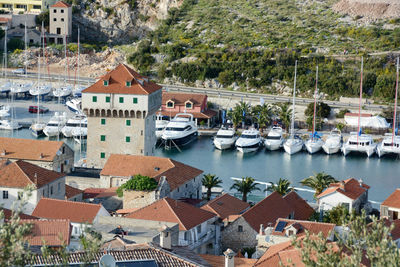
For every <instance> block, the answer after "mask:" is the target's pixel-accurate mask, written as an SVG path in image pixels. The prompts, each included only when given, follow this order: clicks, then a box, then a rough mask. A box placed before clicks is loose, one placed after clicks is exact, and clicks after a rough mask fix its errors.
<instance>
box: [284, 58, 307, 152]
mask: <svg viewBox="0 0 400 267" xmlns="http://www.w3.org/2000/svg"><path fill="white" fill-rule="evenodd" d="M296 78H297V60H296V62H295V66H294V88H293V107H292V121H291V126H290V137H289V138H288V139H287V140H286V142H285V143H284V144H283V148H284V149H285V151H286V153H288V154H290V155H291V154H295V153H297V152H299V151H300V150H301V149H302V148H303V140H302V139H301V138H300V137H299V136H297V135H295V132H294V113H295V105H296Z"/></svg>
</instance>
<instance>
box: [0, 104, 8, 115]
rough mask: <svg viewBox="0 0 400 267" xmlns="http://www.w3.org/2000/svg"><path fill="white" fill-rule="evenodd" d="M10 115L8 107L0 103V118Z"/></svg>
mask: <svg viewBox="0 0 400 267" xmlns="http://www.w3.org/2000/svg"><path fill="white" fill-rule="evenodd" d="M9 116H10V107H9V106H4V105H0V118H4V117H9Z"/></svg>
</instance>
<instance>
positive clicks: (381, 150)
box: [376, 145, 400, 157]
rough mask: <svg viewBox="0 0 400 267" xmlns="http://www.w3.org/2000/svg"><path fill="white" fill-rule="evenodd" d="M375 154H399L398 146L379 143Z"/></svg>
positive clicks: (379, 155)
mask: <svg viewBox="0 0 400 267" xmlns="http://www.w3.org/2000/svg"><path fill="white" fill-rule="evenodd" d="M376 154H378V157H383V156H384V155H388V154H395V155H400V148H399V147H396V146H382V145H379V146H378V147H377V148H376Z"/></svg>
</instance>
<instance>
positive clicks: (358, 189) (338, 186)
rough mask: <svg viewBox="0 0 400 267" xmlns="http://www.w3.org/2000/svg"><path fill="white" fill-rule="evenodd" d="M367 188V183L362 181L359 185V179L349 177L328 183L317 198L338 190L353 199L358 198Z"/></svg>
mask: <svg viewBox="0 0 400 267" xmlns="http://www.w3.org/2000/svg"><path fill="white" fill-rule="evenodd" d="M369 188H370V187H369V185H366V184H364V183H363V184H362V186H360V182H359V181H357V180H356V179H354V178H350V179H347V180H344V181H341V182H339V183H332V184H330V185H329V187H328V188H327V189H325V190H324V191H323V192H322V193H321V194H319V195H318V196H317V198H321V197H324V196H326V195H329V194H331V193H333V192H339V193H341V194H343V195H345V196H346V197H348V198H350V199H353V200H355V199H357V198H359V197H360V196H361V195H362V194H364V192H365V191H367V190H368V189H369Z"/></svg>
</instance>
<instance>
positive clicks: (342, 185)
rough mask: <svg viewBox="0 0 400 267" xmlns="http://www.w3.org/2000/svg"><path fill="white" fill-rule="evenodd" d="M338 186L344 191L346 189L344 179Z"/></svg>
mask: <svg viewBox="0 0 400 267" xmlns="http://www.w3.org/2000/svg"><path fill="white" fill-rule="evenodd" d="M339 187H340V188H341V189H343V190H344V191H346V188H345V184H344V181H340V186H339Z"/></svg>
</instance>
